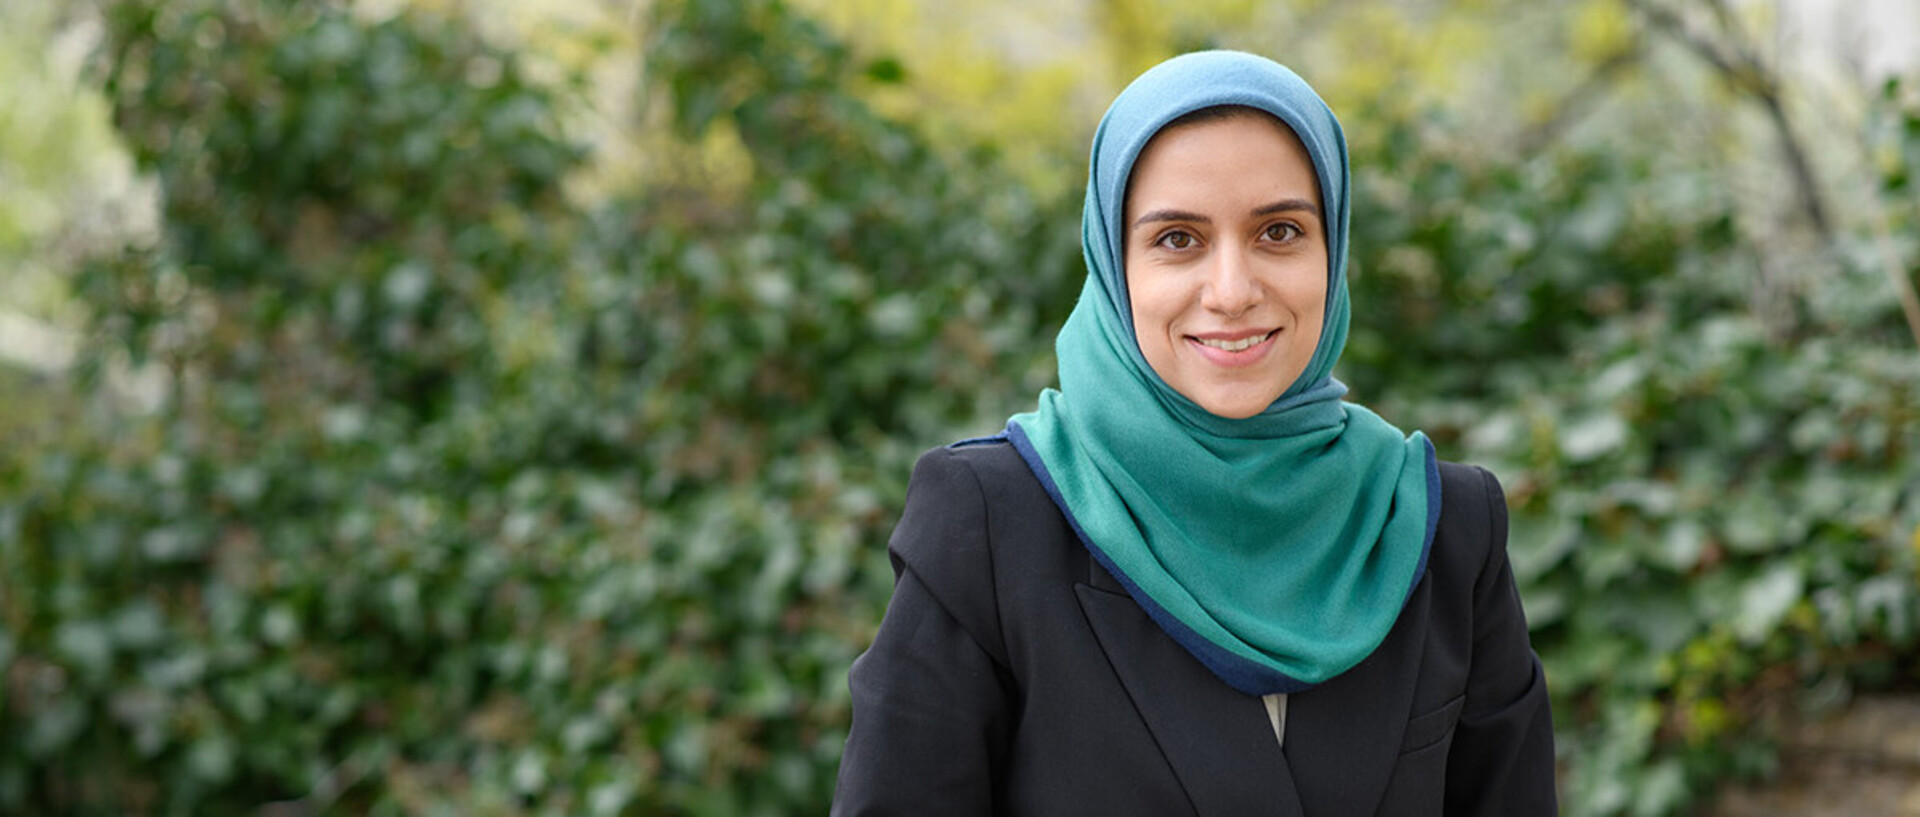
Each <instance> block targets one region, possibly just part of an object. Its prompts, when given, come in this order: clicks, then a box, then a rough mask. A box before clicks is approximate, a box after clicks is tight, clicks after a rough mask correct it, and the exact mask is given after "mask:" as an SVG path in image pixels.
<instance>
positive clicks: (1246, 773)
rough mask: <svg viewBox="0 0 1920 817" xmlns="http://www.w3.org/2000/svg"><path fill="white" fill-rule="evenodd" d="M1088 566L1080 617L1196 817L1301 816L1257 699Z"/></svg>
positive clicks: (1081, 586) (1078, 591) (1100, 571)
mask: <svg viewBox="0 0 1920 817" xmlns="http://www.w3.org/2000/svg"><path fill="white" fill-rule="evenodd" d="M1091 567H1092V569H1091V570H1090V571H1089V578H1090V582H1091V583H1090V584H1077V585H1075V586H1074V588H1073V589H1074V592H1075V593H1076V594H1078V596H1079V598H1080V609H1081V610H1082V611H1083V612H1084V613H1086V616H1087V623H1088V624H1089V625H1091V627H1092V628H1093V633H1094V636H1095V638H1097V639H1098V640H1099V642H1100V649H1101V650H1102V651H1103V652H1105V653H1106V656H1107V661H1108V663H1109V664H1111V665H1112V666H1113V671H1114V674H1115V675H1118V676H1119V678H1120V683H1121V685H1122V686H1124V687H1125V688H1126V690H1127V695H1128V697H1129V698H1131V699H1132V701H1133V706H1134V709H1135V710H1136V711H1138V712H1139V713H1140V718H1141V720H1143V721H1145V722H1146V724H1147V728H1148V730H1149V731H1151V732H1152V733H1153V738H1154V741H1155V742H1156V743H1158V744H1159V747H1160V752H1161V754H1163V755H1164V756H1165V757H1166V759H1167V763H1168V765H1169V766H1171V767H1172V768H1173V773H1174V776H1175V777H1177V778H1179V780H1180V784H1181V786H1182V787H1184V788H1185V790H1186V793H1187V799H1188V801H1190V802H1191V803H1193V808H1194V811H1195V813H1197V814H1199V815H1201V817H1209V815H1220V816H1221V817H1233V816H1234V815H1259V814H1271V815H1301V814H1304V813H1305V812H1304V811H1303V810H1302V809H1301V797H1300V795H1299V794H1298V793H1297V792H1296V791H1295V789H1294V780H1293V775H1292V774H1291V773H1290V772H1289V771H1288V768H1287V761H1286V758H1285V756H1284V755H1282V754H1281V752H1280V744H1279V743H1278V742H1277V741H1275V740H1274V737H1273V728H1272V726H1271V724H1270V722H1269V721H1268V719H1267V712H1266V708H1265V706H1264V705H1263V704H1262V703H1261V701H1260V699H1259V698H1256V697H1253V696H1249V695H1246V694H1244V693H1241V692H1239V691H1238V690H1235V689H1233V688H1232V687H1229V686H1227V685H1226V684H1225V683H1223V682H1222V681H1220V679H1218V678H1216V677H1214V676H1213V673H1211V672H1208V671H1207V669H1206V667H1205V666H1203V665H1201V663H1200V662H1199V661H1198V660H1196V659H1194V657H1193V656H1192V655H1189V654H1188V653H1187V651H1186V650H1185V649H1183V648H1181V646H1180V645H1179V644H1178V643H1176V642H1175V641H1174V640H1173V639H1172V638H1171V637H1169V636H1168V635H1167V634H1166V633H1165V632H1164V631H1162V630H1161V629H1160V627H1159V625H1157V624H1154V623H1153V619H1151V618H1149V617H1148V616H1147V614H1146V612H1145V611H1143V610H1141V609H1140V605H1139V604H1137V603H1135V602H1134V600H1133V598H1132V597H1130V596H1128V595H1127V593H1126V590H1125V588H1123V587H1122V586H1121V585H1120V583H1119V582H1118V581H1116V580H1115V579H1114V578H1113V576H1112V575H1111V574H1109V573H1107V571H1106V570H1105V569H1103V568H1101V567H1100V566H1099V565H1097V564H1095V565H1092V566H1091ZM1291 706H1292V704H1291V702H1289V713H1288V717H1289V723H1288V742H1289V743H1291V742H1292V728H1293V727H1292V723H1291V718H1292V711H1291ZM1394 745H1395V746H1398V745H1399V739H1398V738H1397V737H1396V738H1395V740H1394Z"/></svg>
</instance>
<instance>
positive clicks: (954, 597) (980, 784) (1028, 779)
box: [833, 441, 1556, 817]
mask: <svg viewBox="0 0 1920 817" xmlns="http://www.w3.org/2000/svg"><path fill="white" fill-rule="evenodd" d="M1440 475H1441V477H1440V478H1441V491H1442V498H1443V501H1442V508H1441V513H1440V523H1439V529H1438V531H1437V532H1436V534H1435V537H1434V542H1433V550H1432V554H1431V555H1430V556H1429V557H1428V565H1427V575H1426V576H1425V577H1424V578H1423V579H1421V581H1420V583H1419V585H1418V586H1417V587H1416V588H1415V590H1414V593H1413V595H1412V596H1411V598H1410V599H1409V601H1408V602H1407V606H1406V609H1405V610H1404V611H1403V612H1402V613H1401V614H1400V618H1399V620H1398V621H1397V622H1396V623H1395V624H1394V626H1393V630H1392V631H1391V632H1390V633H1389V634H1388V636H1387V638H1386V641H1385V642H1384V643H1382V644H1381V646H1380V647H1379V649H1377V650H1375V651H1374V653H1373V654H1372V655H1371V656H1368V657H1367V659H1366V660H1364V661H1362V662H1361V663H1360V664H1359V665H1358V666H1356V667H1354V668H1353V669H1351V670H1348V671H1347V672H1346V673H1344V674H1342V675H1340V676H1339V677H1337V678H1334V679H1332V680H1330V681H1328V682H1326V683H1324V684H1321V685H1320V686H1318V687H1315V688H1313V689H1311V690H1308V691H1306V692H1301V693H1296V694H1294V695H1291V696H1289V698H1288V705H1287V717H1286V743H1285V750H1284V751H1282V749H1281V746H1280V744H1279V743H1278V742H1276V741H1275V739H1274V734H1273V728H1272V725H1271V723H1270V721H1269V719H1268V717H1267V712H1266V709H1265V707H1264V705H1263V704H1262V703H1261V700H1260V699H1259V698H1258V697H1255V696H1251V695H1247V694H1244V693H1241V692H1239V691H1236V690H1234V689H1233V688H1232V687H1229V686H1227V685H1226V684H1225V683H1224V682H1222V681H1220V680H1219V679H1218V678H1216V677H1214V676H1213V674H1211V673H1210V672H1208V671H1207V670H1206V668H1205V667H1203V666H1202V665H1201V664H1200V662H1199V661H1197V660H1195V659H1194V658H1193V657H1192V656H1191V655H1189V654H1188V653H1187V652H1186V650H1184V649H1183V648H1181V647H1180V646H1179V645H1178V644H1177V643H1175V642H1174V641H1173V639H1172V638H1170V637H1169V636H1167V634H1166V633H1165V632H1163V631H1162V630H1161V629H1160V628H1159V627H1158V626H1157V625H1155V624H1154V623H1153V621H1152V619H1150V618H1148V617H1147V614H1146V613H1145V612H1144V611H1142V610H1141V609H1140V607H1139V605H1138V604H1136V603H1135V602H1134V600H1133V599H1132V597H1130V596H1128V595H1127V593H1126V591H1125V590H1124V589H1123V588H1122V587H1121V585H1120V583H1119V582H1118V581H1116V580H1115V579H1114V578H1113V576H1112V575H1111V574H1109V573H1108V572H1107V571H1106V570H1104V569H1102V568H1101V567H1100V566H1099V564H1098V563H1097V562H1095V561H1093V560H1092V559H1091V558H1089V556H1088V553H1087V551H1086V548H1085V547H1084V546H1083V545H1082V544H1081V543H1080V541H1079V540H1078V539H1077V538H1075V536H1074V534H1073V531H1072V529H1071V528H1070V527H1069V526H1068V524H1067V521H1066V518H1065V516H1063V515H1062V514H1061V513H1060V511H1059V509H1058V508H1057V507H1056V506H1055V505H1054V504H1053V502H1052V500H1051V499H1049V498H1048V496H1047V494H1046V491H1045V490H1044V489H1043V488H1042V487H1041V486H1040V483H1039V481H1038V480H1037V479H1035V478H1034V476H1033V474H1032V472H1031V471H1029V470H1028V469H1027V466H1026V464H1025V463H1024V462H1023V461H1022V460H1021V459H1020V456H1019V455H1018V453H1016V452H1015V451H1014V449H1013V447H1012V446H1010V445H1008V444H1007V443H1006V442H1004V441H997V442H988V443H973V444H965V445H959V446H953V447H948V448H940V449H935V450H933V451H930V452H928V453H927V454H926V455H924V456H922V457H921V458H920V462H919V464H918V465H917V466H915V468H914V472H913V480H912V483H911V484H910V486H909V488H908V492H907V507H906V510H905V512H904V514H903V515H902V516H901V519H900V523H899V526H898V527H897V528H896V529H895V530H894V533H893V539H892V542H891V544H890V546H889V554H890V556H891V557H892V561H893V568H894V573H895V584H894V593H893V599H892V601H891V602H890V603H889V604H888V607H887V613H886V617H885V619H884V620H883V621H882V622H881V625H880V630H879V633H878V635H877V636H876V637H875V639H874V642H873V646H872V647H871V648H869V649H868V650H867V651H866V653H865V654H863V655H862V656H860V658H859V659H858V660H857V661H855V662H854V665H853V669H852V672H851V674H850V676H849V682H848V683H849V686H850V687H851V689H852V693H853V726H852V731H851V732H850V733H849V735H848V737H847V745H846V753H845V755H844V756H843V758H842V759H841V763H840V778H839V783H838V787H837V789H836V790H835V793H834V804H833V813H834V814H836V815H877V814H906V815H941V814H968V815H983V814H1017V815H1047V817H1053V816H1054V815H1076V814H1086V815H1129V814H1140V815H1184V814H1192V815H1220V816H1221V817H1239V816H1240V815H1316V816H1317V815H1328V816H1330V817H1335V816H1344V815H1364V814H1380V815H1427V814H1448V815H1453V814H1473V815H1481V814H1487V815H1492V814H1502V815H1505V814H1511V815H1536V814H1553V813H1555V810H1556V807H1555V801H1554V773H1553V727H1552V720H1551V717H1550V714H1549V711H1548V703H1547V687H1546V681H1545V677H1544V675H1543V674H1542V672H1541V669H1540V663H1539V660H1538V659H1537V658H1535V656H1534V654H1533V651H1532V648H1531V647H1530V645H1529V644H1528V641H1527V628H1526V620H1525V618H1524V616H1523V615H1522V613H1521V609H1520V599H1519V596H1518V594H1517V593H1516V592H1515V590H1514V585H1513V576H1512V573H1511V571H1510V570H1509V568H1508V565H1507V554H1506V535H1507V530H1506V524H1507V522H1506V520H1507V517H1506V506H1505V503H1504V499H1503V497H1502V495H1501V493H1500V488H1499V484H1498V483H1497V482H1495V481H1494V479H1493V477H1492V475H1490V474H1488V473H1487V472H1486V471H1483V470H1480V469H1477V468H1469V467H1466V466H1460V465H1454V464H1452V463H1442V464H1441V465H1440Z"/></svg>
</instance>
